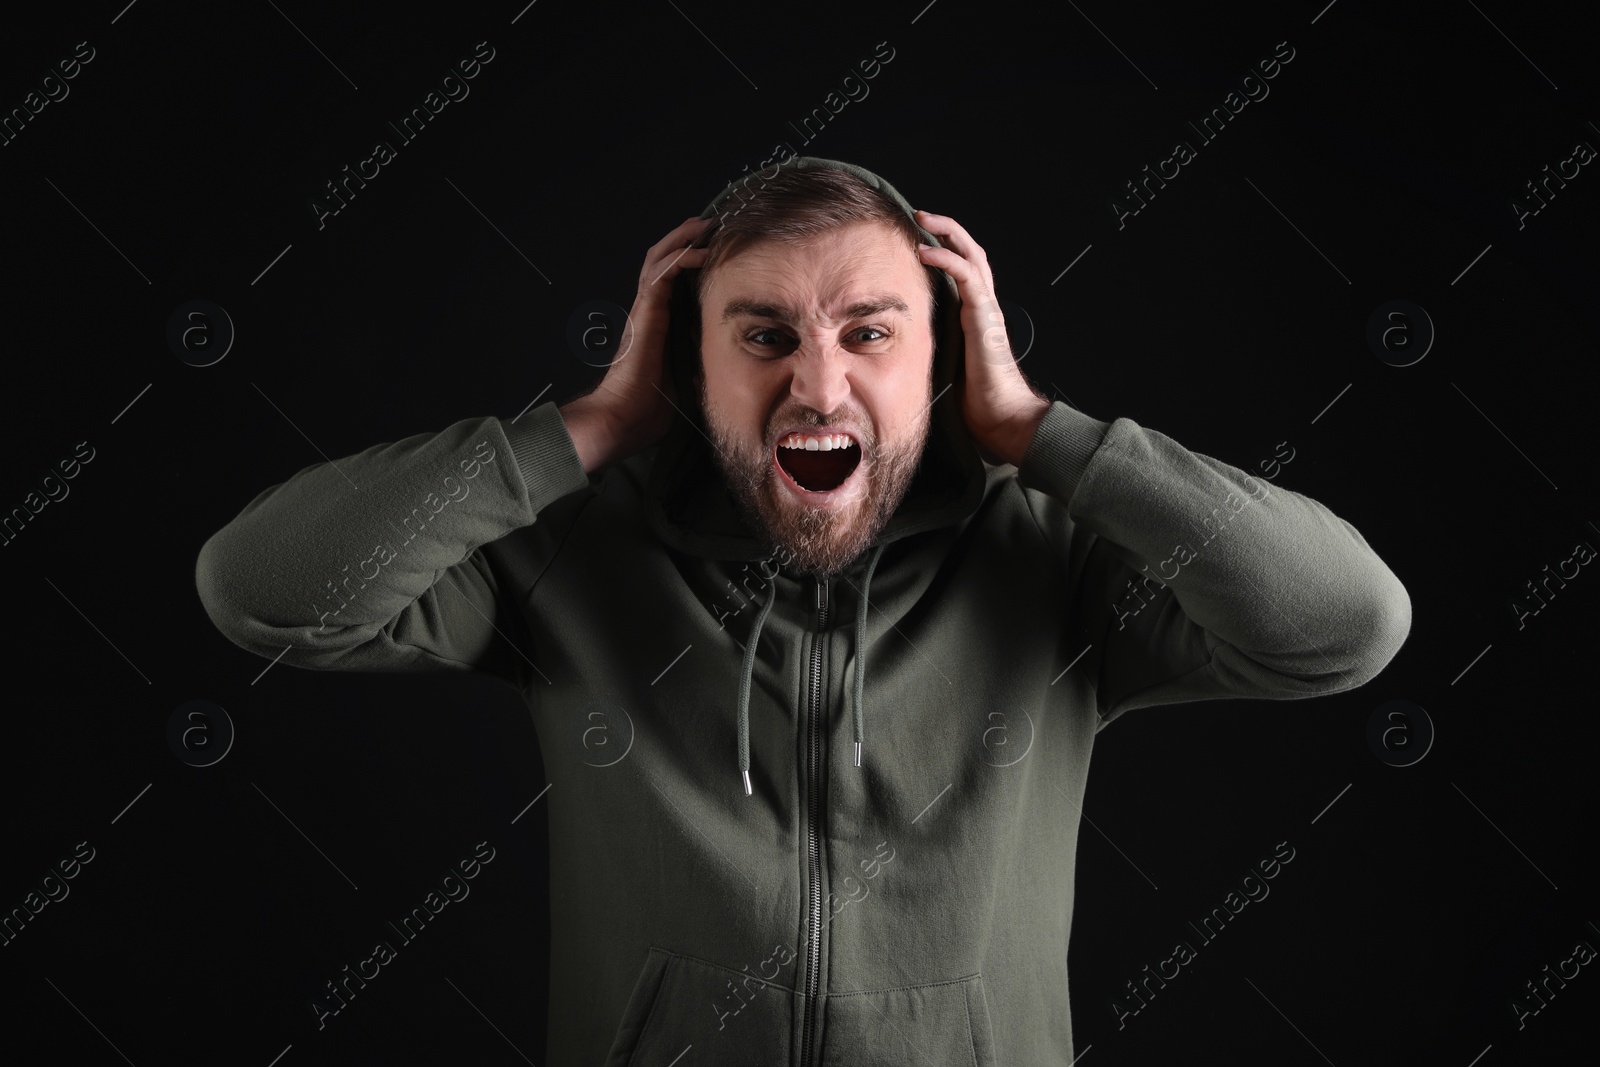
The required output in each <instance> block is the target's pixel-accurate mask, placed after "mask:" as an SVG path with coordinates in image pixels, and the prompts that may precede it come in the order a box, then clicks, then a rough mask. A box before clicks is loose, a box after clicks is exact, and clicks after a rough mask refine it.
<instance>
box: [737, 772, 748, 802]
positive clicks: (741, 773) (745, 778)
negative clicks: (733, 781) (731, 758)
mask: <svg viewBox="0 0 1600 1067" xmlns="http://www.w3.org/2000/svg"><path fill="white" fill-rule="evenodd" d="M739 774H740V776H741V777H743V778H744V795H745V796H749V795H750V772H749V771H740V772H739Z"/></svg>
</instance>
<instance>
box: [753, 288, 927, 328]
mask: <svg viewBox="0 0 1600 1067" xmlns="http://www.w3.org/2000/svg"><path fill="white" fill-rule="evenodd" d="M884 311H898V312H900V313H901V314H902V315H909V314H910V313H911V309H910V308H909V307H907V306H906V302H905V301H904V300H901V299H900V298H899V297H897V296H893V295H882V296H879V295H873V296H867V297H863V298H862V299H860V300H858V301H856V302H855V303H854V304H851V305H850V306H849V307H847V308H845V309H844V317H845V318H847V319H862V318H866V317H867V316H868V315H877V314H879V313H880V312H884ZM738 316H750V317H754V318H761V319H775V320H776V321H778V322H783V323H793V322H794V321H795V320H796V319H797V318H799V316H798V315H796V314H795V312H794V310H793V309H791V308H789V307H786V306H784V305H782V304H769V303H765V302H763V301H760V300H746V299H737V298H736V299H733V300H730V301H728V304H727V306H726V307H724V308H723V309H722V321H723V322H727V321H728V320H729V319H732V318H735V317H738Z"/></svg>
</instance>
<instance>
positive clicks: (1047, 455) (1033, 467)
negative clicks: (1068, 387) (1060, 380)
mask: <svg viewBox="0 0 1600 1067" xmlns="http://www.w3.org/2000/svg"><path fill="white" fill-rule="evenodd" d="M1110 429H1111V423H1109V422H1103V421H1101V420H1100V419H1096V418H1093V417H1091V416H1089V415H1085V414H1084V413H1083V412H1081V411H1079V410H1078V409H1077V408H1075V407H1072V406H1070V405H1068V404H1064V403H1062V402H1061V401H1059V400H1057V401H1054V402H1053V403H1051V405H1050V410H1049V411H1047V412H1045V415H1044V418H1043V419H1042V420H1040V422H1039V428H1038V429H1037V430H1036V431H1034V434H1033V441H1032V443H1030V444H1029V445H1028V451H1027V452H1026V453H1024V454H1023V457H1022V462H1021V463H1020V464H1018V465H1017V480H1018V481H1019V482H1021V483H1022V485H1023V486H1025V487H1026V488H1028V489H1038V490H1040V491H1041V492H1045V493H1048V494H1050V495H1051V496H1053V497H1055V498H1056V499H1057V500H1060V501H1062V502H1063V503H1071V502H1072V494H1073V493H1074V492H1076V491H1077V488H1078V482H1079V480H1080V479H1082V478H1083V472H1084V470H1085V469H1086V468H1087V467H1088V466H1089V460H1090V459H1091V458H1093V456H1094V453H1095V450H1096V449H1098V448H1099V447H1100V444H1101V442H1103V441H1104V440H1105V437H1106V433H1107V432H1108V431H1109V430H1110Z"/></svg>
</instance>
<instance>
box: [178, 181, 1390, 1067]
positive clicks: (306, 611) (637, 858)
mask: <svg viewBox="0 0 1600 1067" xmlns="http://www.w3.org/2000/svg"><path fill="white" fill-rule="evenodd" d="M1003 325H1004V324H1003V320H1002V318H1001V317H1000V315H999V312H998V309H997V304H996V302H995V295H994V284H993V278H992V275H991V273H990V269H989V266H988V263H987V260H986V257H985V255H984V252H983V249H982V248H980V247H979V246H978V245H977V244H976V243H975V242H974V241H973V240H972V238H971V236H970V235H968V234H967V232H966V230H964V229H963V228H962V227H961V226H960V225H959V224H957V223H956V222H955V221H954V220H953V219H950V218H948V217H944V216H940V215H932V214H928V213H926V212H917V213H913V212H912V211H911V208H910V205H909V204H908V203H907V202H906V201H905V200H904V198H903V197H901V195H900V194H899V193H898V192H897V191H895V190H894V189H893V188H892V187H891V186H889V185H888V184H887V183H886V182H884V181H882V179H880V178H878V177H877V176H876V175H874V174H871V173H870V172H868V171H865V170H863V169H861V168H859V167H855V166H852V165H849V164H844V163H839V162H836V161H830V160H822V159H814V158H809V157H796V158H793V159H790V160H788V161H786V162H785V163H784V164H782V165H781V166H778V167H774V168H771V170H770V171H768V172H761V173H759V174H756V175H752V176H751V177H750V178H748V179H746V180H745V181H744V182H742V183H739V184H738V185H737V186H735V187H730V189H728V190H725V191H724V193H723V194H722V195H721V196H719V197H718V198H717V199H716V200H715V201H713V203H712V204H711V206H709V207H708V208H707V209H706V210H705V212H703V213H702V215H701V217H700V218H699V219H693V220H689V221H687V222H685V223H684V224H682V225H680V226H679V227H677V228H676V229H674V230H673V231H672V232H671V233H669V234H668V235H667V236H666V237H665V238H663V239H662V240H661V241H660V242H659V243H658V244H657V245H655V247H653V248H652V249H651V250H650V252H649V254H648V255H647V257H646V260H645V264H644V268H643V270H642V271H641V273H640V283H639V291H638V295H637V299H636V300H635V302H634V305H633V310H632V312H631V316H630V321H629V324H628V328H627V330H626V331H625V333H624V336H623V338H622V342H621V350H620V352H619V355H618V358H617V359H616V360H615V361H614V362H613V364H612V365H611V366H610V367H609V368H608V370H607V372H606V374H605V376H604V379H603V380H602V381H601V383H600V384H599V386H598V387H597V388H596V389H594V390H593V391H592V392H590V393H588V394H586V395H584V396H582V397H580V398H578V399H576V400H573V401H571V402H570V403H567V404H565V405H561V406H557V405H555V404H551V403H547V404H544V405H541V406H539V407H536V408H534V409H533V410H531V411H529V412H528V413H526V414H524V415H522V416H521V417H519V418H517V419H509V420H502V419H499V418H494V417H481V418H472V419H466V420H463V421H460V422H457V423H455V424H454V425H452V426H450V427H449V428H447V429H445V430H443V431H442V432H439V433H426V434H419V435H417V436H414V437H410V438H406V439H405V440H403V441H400V442H398V443H395V444H390V445H386V446H378V447H374V448H371V449H368V450H367V451H365V452H362V453H360V454H358V455H356V456H351V457H349V458H347V459H344V460H341V461H339V462H338V463H336V464H320V465H316V466H312V467H308V468H306V469H305V470H302V471H300V472H299V473H298V474H296V475H295V476H294V477H293V478H291V479H289V480H288V481H287V482H285V483H283V484H281V485H279V486H275V487H273V488H272V489H270V490H268V491H266V492H264V493H262V494H260V495H259V496H257V497H256V498H255V499H254V500H253V501H251V503H250V504H249V505H248V506H247V507H246V508H245V510H244V511H243V512H242V513H241V514H240V515H239V516H238V517H237V518H236V519H235V520H234V521H233V522H232V523H230V524H229V525H228V526H227V527H225V528H224V529H222V530H221V531H219V532H218V533H217V534H215V535H214V536H213V537H212V538H211V539H210V540H209V541H208V542H207V543H206V545H205V546H204V547H203V549H202V551H201V554H200V559H199V563H198V567H197V572H196V576H197V581H198V584H199V589H200V593H201V597H202V600H203V601H204V603H205V606H206V609H207V611H208V612H209V613H210V615H211V617H212V619H213V620H214V621H215V622H216V624H217V625H218V626H219V627H220V628H221V629H222V631H223V632H224V633H225V634H227V636H228V637H229V638H230V639H232V640H233V641H234V642H235V643H237V644H239V645H240V646H241V647H243V648H246V649H249V650H250V651H253V652H256V653H258V654H260V655H262V656H267V657H277V656H278V655H280V654H282V656H283V662H285V663H289V664H293V665H296V666H300V667H309V668H315V669H322V670H330V669H341V670H367V671H421V670H463V671H464V670H475V671H480V672H483V673H486V674H488V675H491V676H494V677H497V678H500V679H502V680H504V681H506V682H507V683H508V684H511V685H513V686H514V687H515V688H516V689H517V691H518V692H519V693H520V694H521V695H522V696H523V697H524V699H525V700H526V701H527V703H528V705H529V707H530V709H531V711H532V714H533V718H534V723H535V725H536V727H537V729H538V732H539V740H540V747H541V751H542V753H543V756H544V763H545V772H546V775H547V778H548V781H549V783H550V787H549V791H548V794H547V795H546V798H545V800H544V802H543V803H544V804H545V806H546V814H547V817H548V819H549V825H550V849H551V894H550V900H551V910H552V916H551V919H552V921H551V932H552V944H551V970H552V975H551V986H550V987H551V994H550V1004H549V1020H550V1023H549V1025H550V1031H549V1045H548V1048H547V1051H546V1058H545V1062H547V1063H551V1064H556V1065H567V1064H598V1063H605V1064H609V1065H622V1064H655V1065H660V1067H665V1065H666V1064H669V1063H674V1062H676V1063H680V1064H685V1065H686V1064H689V1063H700V1064H740V1065H745V1064H763V1065H765V1064H795V1065H813V1064H852V1065H869V1064H896V1065H900V1064H907V1063H927V1064H932V1065H934V1067H944V1065H947V1064H948V1065H953V1064H973V1063H976V1064H979V1065H984V1067H987V1065H992V1064H1007V1065H1018V1067H1020V1065H1033V1064H1046V1063H1059V1064H1065V1063H1068V1062H1071V1060H1072V1059H1073V1048H1072V1036H1071V1020H1070V1015H1069V1011H1068V993H1067V971H1066V961H1067V940H1068V934H1069V931H1070V928H1071V922H1072V899H1073V897H1072V887H1073V860H1074V856H1075V854H1076V849H1077V827H1078V820H1079V808H1080V805H1081V803H1082V801H1083V796H1084V789H1085V784H1086V775H1087V770H1088V763H1089V756H1090V752H1091V751H1092V749H1093V746H1094V741H1095V737H1096V734H1097V732H1098V731H1099V730H1100V729H1102V728H1103V727H1104V726H1105V725H1106V724H1107V723H1109V722H1111V721H1112V720H1114V719H1116V718H1117V717H1119V716H1121V715H1122V714H1124V713H1125V712H1127V711H1130V710H1133V709H1135V708H1142V707H1147V706H1150V705H1155V704H1171V703H1179V702H1186V701H1196V700H1206V699H1218V698H1240V697H1247V698H1272V699H1288V698H1303V697H1311V696H1318V695H1322V694H1327V693H1335V692H1340V691H1343V690H1346V689H1350V688H1352V687H1355V686H1358V685H1361V684H1363V683H1365V682H1366V681H1368V680H1369V679H1371V678H1372V677H1374V676H1375V675H1376V674H1377V673H1378V672H1379V671H1380V670H1381V669H1382V668H1383V667H1384V666H1385V665H1386V664H1387V663H1388V662H1389V661H1390V660H1391V659H1392V658H1393V656H1394V655H1395V654H1396V652H1397V651H1398V650H1399V648H1400V646H1401V644H1402V643H1403V642H1404V640H1405V638H1406V636H1407V634H1408V633H1409V630H1410V621H1411V609H1410V600H1409V598H1408V597H1407V595H1406V592H1405V589H1404V588H1403V586H1402V585H1401V584H1400V582H1399V581H1398V580H1397V579H1396V578H1395V576H1394V575H1393V574H1392V573H1391V572H1390V571H1389V569H1388V568H1387V567H1386V566H1385V565H1384V564H1383V562H1382V561H1381V560H1380V559H1379V558H1378V557H1377V556H1376V555H1375V554H1374V553H1373V552H1372V550H1371V549H1370V548H1369V547H1368V545H1367V543H1366V541H1365V540H1364V539H1363V538H1362V537H1361V535H1360V534H1359V533H1358V532H1357V531H1356V530H1355V529H1354V528H1353V527H1351V526H1350V525H1349V524H1348V523H1346V522H1344V521H1343V520H1341V519H1339V518H1337V517H1336V516H1335V515H1334V514H1333V513H1332V512H1331V511H1329V510H1328V509H1327V508H1326V507H1324V506H1323V505H1321V504H1320V503H1317V502H1316V501H1313V500H1310V499H1308V498H1306V497H1304V496H1300V495H1298V494H1295V493H1292V492H1289V491H1287V490H1284V489H1282V488H1277V487H1273V488H1272V489H1270V491H1269V488H1268V486H1267V485H1265V484H1263V483H1261V482H1258V481H1256V480H1255V479H1253V478H1251V477H1250V476H1248V475H1246V474H1244V473H1243V472H1242V471H1239V470H1237V469H1236V468H1234V467H1231V466H1229V465H1227V464H1225V463H1222V462H1220V461H1218V460H1215V459H1212V458H1210V457H1207V456H1203V455H1199V454H1197V453H1193V452H1190V451H1188V450H1186V449H1184V448H1183V447H1182V446H1180V445H1179V444H1177V443H1176V442H1175V441H1173V440H1171V439H1170V438H1168V437H1165V436H1164V435H1162V434H1160V433H1158V432H1156V431H1154V430H1149V429H1145V428H1144V427H1142V426H1139V425H1138V424H1136V423H1134V422H1133V421H1131V420H1129V419H1116V420H1115V421H1112V422H1105V421H1101V420H1099V419H1094V418H1091V417H1090V416H1088V415H1085V414H1083V413H1081V412H1079V411H1076V410H1074V409H1073V408H1071V407H1070V406H1068V405H1066V404H1064V403H1059V402H1056V403H1052V402H1050V401H1048V400H1046V399H1044V398H1042V397H1040V396H1039V395H1038V394H1037V393H1036V392H1035V391H1034V390H1033V389H1032V388H1031V387H1030V386H1029V385H1028V383H1027V381H1026V379H1025V378H1024V377H1023V376H1022V374H1021V372H1020V370H1019V369H1018V367H1017V365H1016V362H1015V360H1014V358H1012V356H1011V354H1010V352H1009V349H1007V348H1006V345H1005V335H1004V330H1003ZM347 479H348V480H347ZM350 482H354V484H355V485H357V486H359V487H360V488H359V490H358V491H352V490H351V489H350V484H349V483H350ZM356 492H359V496H357V495H355V493H356ZM402 527H403V528H404V531H402ZM403 534H409V536H403ZM362 557H366V558H362ZM358 560H359V562H355V561H358ZM352 563H355V569H354V570H351V564H352ZM841 623H844V625H841ZM869 667H870V670H869Z"/></svg>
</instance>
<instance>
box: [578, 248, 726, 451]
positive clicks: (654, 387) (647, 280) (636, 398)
mask: <svg viewBox="0 0 1600 1067" xmlns="http://www.w3.org/2000/svg"><path fill="white" fill-rule="evenodd" d="M710 223H711V220H710V219H702V218H698V217H695V218H689V219H685V220H684V221H683V222H682V223H680V224H679V225H678V226H677V227H676V228H674V229H673V230H672V231H671V232H670V233H668V234H667V235H666V236H665V237H663V238H662V239H661V240H660V241H657V242H656V243H655V244H654V245H653V246H651V248H650V250H649V251H648V252H647V253H646V254H645V260H644V268H643V269H642V270H640V272H639V288H638V290H637V292H636V293H635V295H634V300H633V310H631V311H629V312H628V321H627V325H626V326H625V327H624V328H623V331H622V339H621V341H620V343H619V345H618V347H617V356H616V358H615V359H614V360H613V361H612V363H611V365H610V366H609V367H607V368H606V373H605V377H604V378H602V379H601V381H600V384H599V385H597V386H595V388H594V389H593V391H591V392H589V393H586V394H584V395H583V396H581V397H578V398H577V399H576V400H572V401H570V402H568V403H566V404H563V405H562V406H561V415H562V418H563V419H565V420H566V424H567V430H568V432H569V433H570V434H571V436H572V443H573V446H574V447H575V448H576V449H577V452H578V458H579V459H580V460H581V461H582V463H583V469H584V470H586V471H588V472H589V473H590V474H593V473H594V472H595V471H597V470H599V469H600V468H602V467H606V466H609V465H611V464H613V463H617V462H620V461H621V460H624V459H627V458H628V457H629V456H631V455H633V454H634V453H636V452H642V451H643V450H644V449H646V448H648V447H650V446H651V445H653V444H655V443H656V442H657V441H659V440H660V439H661V437H662V436H663V435H664V434H665V433H666V432H667V429H668V427H670V426H671V425H672V421H673V420H674V419H678V418H685V417H687V416H685V415H683V413H682V405H683V399H682V398H680V397H678V396H676V395H675V390H674V389H673V387H672V380H671V375H670V374H669V373H668V370H667V359H666V347H667V317H668V306H669V304H670V302H671V296H672V281H673V279H674V278H676V277H677V276H678V275H679V274H680V273H682V272H683V271H686V270H690V269H699V268H700V267H701V266H703V265H704V264H705V260H706V254H707V253H706V250H705V249H704V248H694V247H693V244H694V242H695V241H696V240H698V239H699V238H700V236H701V235H702V234H704V233H705V230H706V227H707V226H709V225H710Z"/></svg>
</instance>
